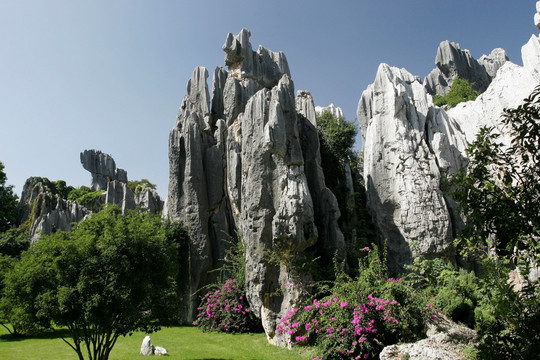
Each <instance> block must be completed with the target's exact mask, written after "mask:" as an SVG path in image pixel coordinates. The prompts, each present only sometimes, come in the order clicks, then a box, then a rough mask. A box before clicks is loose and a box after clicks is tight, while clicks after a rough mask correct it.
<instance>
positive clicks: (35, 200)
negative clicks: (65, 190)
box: [19, 178, 90, 243]
mask: <svg viewBox="0 0 540 360" xmlns="http://www.w3.org/2000/svg"><path fill="white" fill-rule="evenodd" d="M51 188H52V187H51V185H50V182H49V181H48V180H47V179H43V178H29V179H28V180H26V182H25V184H24V187H23V192H22V195H21V200H20V204H21V205H22V208H23V209H24V213H23V215H22V218H21V219H19V221H20V223H23V222H25V221H27V220H30V221H31V224H30V241H31V242H32V243H34V242H36V241H38V240H39V239H40V237H41V235H46V234H51V233H54V232H56V231H59V230H62V231H70V230H71V225H72V224H73V223H76V222H79V221H81V220H83V219H85V218H86V217H87V216H88V215H90V210H88V209H87V208H85V207H84V206H82V205H79V204H78V203H76V202H72V201H69V200H66V199H63V198H61V197H60V196H59V195H58V194H54V193H53V191H52V190H51Z"/></svg>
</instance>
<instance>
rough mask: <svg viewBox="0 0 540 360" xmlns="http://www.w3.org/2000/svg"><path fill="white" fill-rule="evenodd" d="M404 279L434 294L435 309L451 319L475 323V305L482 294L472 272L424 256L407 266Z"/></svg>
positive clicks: (479, 284)
mask: <svg viewBox="0 0 540 360" xmlns="http://www.w3.org/2000/svg"><path fill="white" fill-rule="evenodd" d="M409 270H412V272H411V273H409V274H408V275H407V280H408V281H410V282H411V284H414V286H415V287H416V288H417V289H423V291H425V292H427V293H429V294H433V297H432V301H433V303H434V304H435V307H436V308H437V309H438V311H440V312H442V313H443V314H445V315H448V316H449V317H450V318H451V319H452V320H453V321H455V322H458V323H463V324H465V325H467V326H469V327H471V328H472V327H474V326H475V308H476V307H477V306H478V305H479V302H480V300H481V299H482V298H483V296H484V291H483V289H482V284H481V279H480V278H478V277H477V276H476V275H475V274H474V272H472V271H467V270H465V269H456V268H454V266H452V265H451V264H449V263H446V262H445V261H444V260H443V259H424V260H419V261H417V262H415V264H414V265H413V266H410V267H409Z"/></svg>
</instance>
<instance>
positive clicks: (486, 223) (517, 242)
mask: <svg viewBox="0 0 540 360" xmlns="http://www.w3.org/2000/svg"><path fill="white" fill-rule="evenodd" d="M503 123H504V127H505V129H506V130H505V131H508V133H509V134H510V138H511V143H510V144H509V145H505V144H504V143H503V142H502V141H501V135H500V133H499V132H498V131H496V129H495V128H494V127H487V128H483V129H481V131H480V133H479V134H478V136H477V138H476V140H475V141H474V142H473V143H472V144H471V145H470V147H469V148H468V149H467V153H468V156H469V164H468V166H467V168H466V169H462V170H461V171H459V172H458V173H457V174H456V175H455V176H454V177H453V179H452V182H453V185H454V189H455V190H454V192H453V194H452V195H453V197H454V198H455V199H456V200H458V201H459V203H460V206H461V209H462V210H463V212H464V214H465V216H466V218H467V224H468V228H467V229H466V232H465V233H464V236H463V237H464V238H470V239H472V240H473V241H474V242H475V243H476V244H478V243H482V242H483V241H485V239H493V243H492V244H490V245H491V246H494V247H495V248H496V250H497V251H498V253H499V254H502V255H510V254H514V253H515V251H516V250H526V251H527V253H528V254H529V255H530V256H536V257H537V260H540V258H538V256H539V254H540V248H539V246H540V87H537V88H536V89H535V90H534V91H533V93H532V94H531V95H530V96H529V97H528V98H527V99H525V100H524V103H523V104H522V105H520V106H519V107H517V108H515V109H506V110H505V111H504V116H503Z"/></svg>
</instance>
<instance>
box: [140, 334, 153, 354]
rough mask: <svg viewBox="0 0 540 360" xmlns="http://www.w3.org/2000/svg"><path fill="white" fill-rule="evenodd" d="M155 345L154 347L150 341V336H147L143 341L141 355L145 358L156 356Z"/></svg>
mask: <svg viewBox="0 0 540 360" xmlns="http://www.w3.org/2000/svg"><path fill="white" fill-rule="evenodd" d="M154 350H155V348H154V345H152V342H151V341H150V336H148V335H147V336H145V337H144V339H143V342H142V344H141V351H140V352H139V354H141V355H143V356H150V355H154Z"/></svg>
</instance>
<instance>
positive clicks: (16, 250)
mask: <svg viewBox="0 0 540 360" xmlns="http://www.w3.org/2000/svg"><path fill="white" fill-rule="evenodd" d="M30 225H31V224H30V221H26V222H25V223H24V224H22V225H21V226H19V227H17V228H11V229H9V230H8V231H6V232H5V233H3V234H0V254H3V255H7V256H11V257H14V258H20V257H21V253H22V252H23V251H24V250H26V249H28V246H30Z"/></svg>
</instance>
